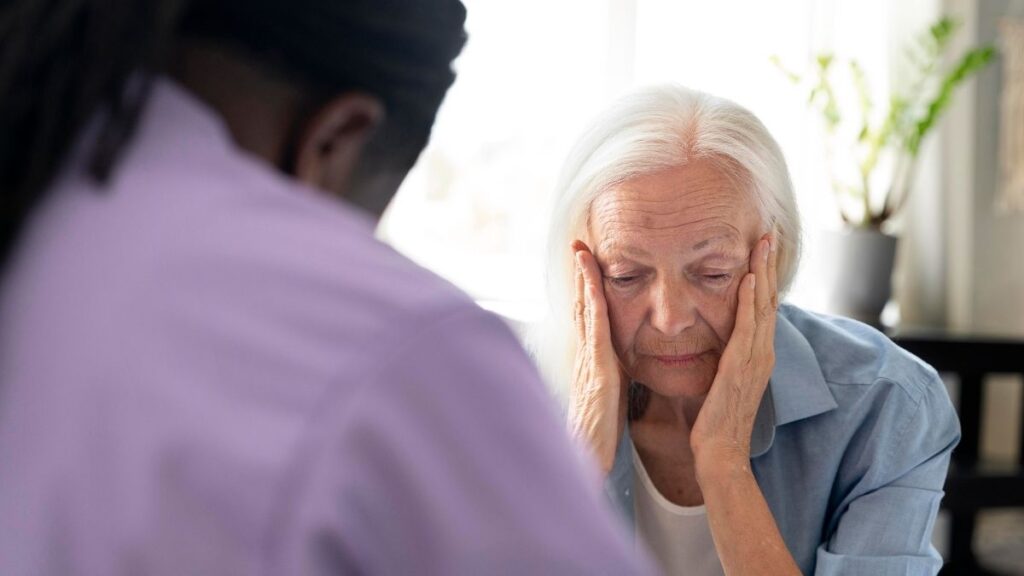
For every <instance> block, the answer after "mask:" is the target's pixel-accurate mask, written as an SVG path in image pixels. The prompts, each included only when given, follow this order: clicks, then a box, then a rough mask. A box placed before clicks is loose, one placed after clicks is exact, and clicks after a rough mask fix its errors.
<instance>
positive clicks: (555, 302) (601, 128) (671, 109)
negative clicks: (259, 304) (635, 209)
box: [530, 85, 800, 393]
mask: <svg viewBox="0 0 1024 576" xmlns="http://www.w3.org/2000/svg"><path fill="white" fill-rule="evenodd" d="M696 160H709V161H711V162H713V163H714V164H716V165H718V166H719V167H720V168H721V170H722V172H723V173H724V174H726V175H727V176H729V177H730V178H732V179H734V180H735V181H736V184H737V185H738V186H742V187H744V188H746V189H747V190H749V192H750V193H751V194H752V195H753V196H754V200H755V205H756V206H757V207H758V209H759V211H760V212H761V216H762V218H763V219H764V221H765V225H766V228H770V227H774V228H775V229H776V230H777V233H778V235H779V242H780V254H779V287H780V293H784V292H785V291H786V289H787V288H788V287H789V285H790V283H791V282H792V279H793V276H794V275H795V274H796V268H797V261H798V259H799V254H800V220H799V213H798V211H797V207H796V200H795V197H794V195H793V187H792V184H791V182H790V179H789V172H788V169H787V168H786V162H785V159H784V158H783V155H782V151H781V149H780V148H779V146H778V144H777V143H776V142H775V140H774V139H773V138H772V136H771V134H769V133H768V130H767V129H766V128H765V127H764V125H763V124H762V123H761V121H760V120H758V119H757V117H756V116H754V115H753V114H752V113H751V112H750V111H748V110H746V109H745V108H743V107H742V106H740V105H738V104H736V103H734V102H731V101H729V100H726V99H724V98H719V97H716V96H712V95H710V94H706V93H703V92H699V91H696V90H691V89H688V88H684V87H681V86H674V85H665V86H655V87H650V88H646V89H642V90H639V91H637V92H635V93H632V94H630V95H628V96H626V97H624V98H622V99H621V100H619V101H617V102H615V103H614V104H612V105H611V106H610V107H609V108H608V109H607V110H606V111H605V112H604V113H602V114H601V115H599V116H598V117H597V118H596V119H595V120H594V121H593V122H592V123H591V125H590V126H589V128H588V129H587V130H586V131H585V132H584V133H583V134H582V136H581V137H580V138H579V140H577V142H576V145H575V146H574V147H573V149H572V151H571V152H570V154H569V156H568V158H567V159H566V162H565V164H564V166H563V169H562V174H561V177H560V179H559V181H558V184H557V186H556V188H555V194H554V199H553V200H554V207H553V209H552V211H551V214H552V216H551V222H550V225H549V227H548V241H547V254H546V256H547V260H546V274H547V300H548V311H547V315H546V317H545V319H544V320H543V321H542V322H541V324H539V325H538V327H537V329H536V330H535V331H534V333H533V334H532V335H531V338H530V348H531V350H532V352H533V353H534V355H535V357H536V359H537V361H538V363H539V364H540V367H541V370H542V372H543V373H544V376H545V377H546V378H547V380H548V383H549V384H550V385H551V386H552V387H554V388H555V390H556V391H557V392H559V393H564V392H565V390H563V388H565V386H566V384H565V383H566V382H568V381H569V379H570V377H571V375H572V361H573V357H574V356H575V353H576V348H575V338H574V335H575V331H574V326H573V324H572V322H573V314H572V310H573V297H574V296H573V293H574V286H573V275H572V271H573V262H572V252H571V250H570V243H571V242H572V241H573V240H574V239H583V238H584V237H585V232H586V228H587V224H588V218H589V214H590V206H591V204H592V203H593V202H594V200H595V199H596V198H597V197H598V196H600V195H601V194H602V193H603V192H605V191H606V190H609V189H610V188H612V187H613V186H615V185H616V184H619V183H621V182H624V181H626V180H630V179H633V178H636V177H639V176H645V175H649V174H654V173H657V172H660V171H663V170H667V169H671V168H677V167H680V166H683V165H686V164H687V163H689V162H692V161H696Z"/></svg>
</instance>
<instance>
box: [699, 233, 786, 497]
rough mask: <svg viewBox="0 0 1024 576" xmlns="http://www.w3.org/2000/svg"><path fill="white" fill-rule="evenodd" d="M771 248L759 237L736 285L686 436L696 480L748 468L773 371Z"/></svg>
mask: <svg viewBox="0 0 1024 576" xmlns="http://www.w3.org/2000/svg"><path fill="white" fill-rule="evenodd" d="M776 248H777V240H776V238H775V237H774V235H772V234H766V235H765V236H763V237H762V238H761V240H759V241H758V243H757V245H756V246H755V247H754V249H753V250H752V251H751V255H750V270H751V271H750V273H748V274H747V275H746V276H745V277H744V278H743V280H742V281H741V282H740V287H739V295H738V298H737V300H738V304H737V309H736V323H735V325H734V327H733V331H732V336H730V338H729V343H728V344H727V345H726V347H725V352H724V353H723V354H722V358H721V359H720V360H719V363H718V373H717V374H716V375H715V380H714V382H713V383H712V385H711V389H710V391H709V392H708V396H707V398H706V399H705V401H704V405H703V407H702V408H701V410H700V414H699V416H698V417H697V420H696V422H695V423H694V425H693V428H692V429H691V431H690V447H691V449H692V450H693V455H694V458H695V461H696V465H697V473H698V478H699V477H700V474H701V472H702V469H706V468H707V467H709V466H717V465H732V464H738V465H749V461H750V435H751V433H752V432H753V429H754V419H755V417H756V416H757V411H758V408H759V407H760V405H761V398H762V396H764V392H765V389H766V388H767V386H768V379H769V377H770V376H771V373H772V369H773V368H774V367H775V317H776V311H777V309H778V289H777V284H776V271H775V268H776V264H777V260H778V250H777V249H776Z"/></svg>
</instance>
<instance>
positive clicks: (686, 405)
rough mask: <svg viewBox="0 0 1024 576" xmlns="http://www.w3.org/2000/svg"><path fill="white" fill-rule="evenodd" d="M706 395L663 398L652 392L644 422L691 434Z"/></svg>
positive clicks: (643, 418)
mask: <svg viewBox="0 0 1024 576" xmlns="http://www.w3.org/2000/svg"><path fill="white" fill-rule="evenodd" d="M705 398H707V396H706V395H701V396H696V397H685V396H675V397H673V396H662V395H660V394H658V393H656V392H654V391H651V398H650V402H649V403H648V405H647V409H646V410H645V411H644V415H643V417H642V420H643V421H645V422H648V423H650V424H653V425H657V426H667V427H670V428H674V429H679V430H680V431H683V430H685V431H686V432H687V434H689V431H690V428H692V427H693V423H694V422H695V421H696V420H697V415H698V414H700V409H701V407H702V406H704V399H705Z"/></svg>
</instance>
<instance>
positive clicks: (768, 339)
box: [761, 231, 779, 358]
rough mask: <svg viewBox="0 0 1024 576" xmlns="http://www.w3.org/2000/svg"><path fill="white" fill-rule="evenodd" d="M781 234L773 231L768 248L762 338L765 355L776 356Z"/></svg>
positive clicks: (762, 349) (762, 348)
mask: <svg viewBox="0 0 1024 576" xmlns="http://www.w3.org/2000/svg"><path fill="white" fill-rule="evenodd" d="M778 266H779V235H778V233H777V232H775V231H773V232H772V235H771V239H770V245H769V250H768V270H767V273H768V318H767V321H766V322H765V325H764V337H763V338H762V339H761V352H762V354H764V355H765V357H766V358H767V357H772V358H774V353H775V322H776V320H777V319H778V311H779V284H778V281H779V278H778V276H779V275H778Z"/></svg>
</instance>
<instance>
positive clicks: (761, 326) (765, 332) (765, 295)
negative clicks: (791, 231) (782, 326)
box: [751, 234, 775, 352]
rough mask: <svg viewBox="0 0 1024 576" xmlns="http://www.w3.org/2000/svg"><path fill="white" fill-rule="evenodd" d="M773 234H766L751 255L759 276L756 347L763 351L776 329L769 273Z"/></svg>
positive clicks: (755, 273)
mask: <svg viewBox="0 0 1024 576" xmlns="http://www.w3.org/2000/svg"><path fill="white" fill-rule="evenodd" d="M770 238H771V236H770V235H768V234H766V235H764V236H763V237H762V238H761V240H760V241H758V243H757V247H756V248H755V249H754V254H753V255H752V257H751V260H752V262H751V268H752V269H753V271H754V275H755V276H756V277H757V288H756V289H755V290H754V307H755V318H754V320H755V324H756V330H755V332H754V349H755V351H757V352H763V351H764V349H765V347H766V340H768V339H770V338H771V336H772V332H771V331H774V329H775V326H774V323H773V321H772V320H773V317H774V316H775V309H774V308H773V307H772V295H771V282H770V280H769V277H768V276H769V273H768V265H769V263H768V259H769V257H770V256H771V247H770Z"/></svg>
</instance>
